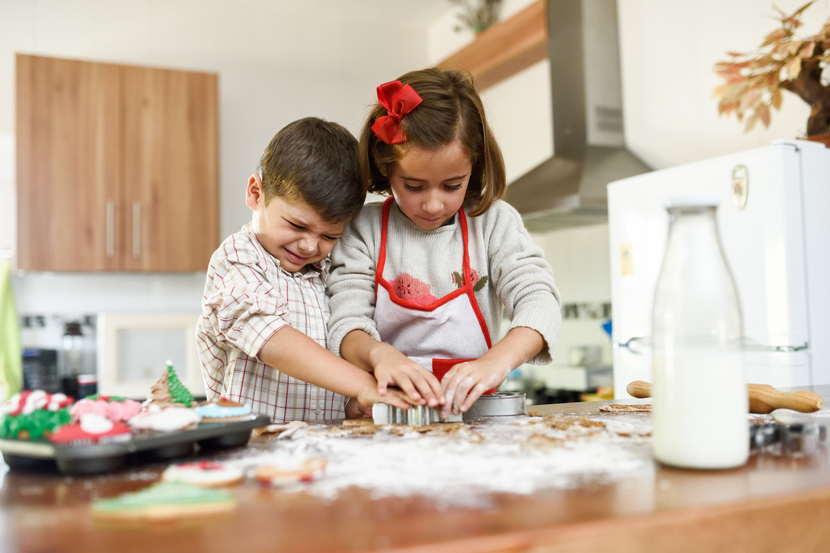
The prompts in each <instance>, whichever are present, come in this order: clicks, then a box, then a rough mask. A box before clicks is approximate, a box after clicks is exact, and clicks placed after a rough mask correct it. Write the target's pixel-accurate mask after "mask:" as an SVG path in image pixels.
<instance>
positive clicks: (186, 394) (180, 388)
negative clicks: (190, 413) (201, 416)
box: [143, 361, 196, 409]
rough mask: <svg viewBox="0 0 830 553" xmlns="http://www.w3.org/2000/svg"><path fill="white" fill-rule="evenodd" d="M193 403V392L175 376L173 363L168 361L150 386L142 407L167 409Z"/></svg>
mask: <svg viewBox="0 0 830 553" xmlns="http://www.w3.org/2000/svg"><path fill="white" fill-rule="evenodd" d="M195 403H196V402H195V401H194V400H193V394H191V393H190V390H188V389H187V387H185V385H184V384H182V382H181V380H179V377H178V376H176V371H174V370H173V364H172V363H171V362H170V361H168V362H167V369H166V370H165V371H164V373H163V374H162V375H161V377H160V378H159V379H158V380H157V381H156V383H155V384H153V385H152V386H151V387H150V394H149V395H148V396H147V400H146V401H145V402H144V404H143V407H144V409H147V408H148V407H150V406H155V407H159V408H161V409H167V408H170V407H193V406H194V405H195Z"/></svg>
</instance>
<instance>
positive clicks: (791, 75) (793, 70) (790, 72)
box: [787, 56, 801, 81]
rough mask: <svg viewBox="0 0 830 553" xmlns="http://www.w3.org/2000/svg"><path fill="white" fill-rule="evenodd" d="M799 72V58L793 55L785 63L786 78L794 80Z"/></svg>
mask: <svg viewBox="0 0 830 553" xmlns="http://www.w3.org/2000/svg"><path fill="white" fill-rule="evenodd" d="M799 73H801V58H799V57H798V56H796V57H794V58H793V59H791V60H790V61H789V62H788V63H787V80H790V81H792V80H794V79H795V78H796V77H798V74H799Z"/></svg>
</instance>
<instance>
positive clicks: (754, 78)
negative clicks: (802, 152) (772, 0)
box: [714, 0, 830, 143]
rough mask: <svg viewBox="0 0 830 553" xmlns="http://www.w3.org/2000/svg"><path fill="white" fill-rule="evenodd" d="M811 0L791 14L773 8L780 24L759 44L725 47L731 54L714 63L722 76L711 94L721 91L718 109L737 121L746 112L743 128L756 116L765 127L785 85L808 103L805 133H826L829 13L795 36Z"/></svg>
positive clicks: (829, 116) (822, 137) (829, 125)
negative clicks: (743, 49)
mask: <svg viewBox="0 0 830 553" xmlns="http://www.w3.org/2000/svg"><path fill="white" fill-rule="evenodd" d="M814 2H815V0H812V1H811V2H808V3H807V4H805V5H803V6H801V7H800V8H798V9H797V10H796V11H795V12H793V13H792V14H790V15H786V14H785V13H784V12H782V11H781V10H779V9H778V8H776V10H777V11H778V13H779V15H780V18H779V19H780V22H781V26H780V28H778V29H776V30H774V31H772V32H771V33H770V34H768V35H767V36H766V38H765V39H764V42H763V44H761V46H760V47H759V48H758V49H756V50H754V51H751V52H748V53H745V54H741V53H736V52H728V54H729V56H730V57H731V59H730V60H729V61H724V62H720V63H718V64H716V65H715V72H716V73H717V74H718V75H720V76H721V77H722V78H723V79H724V80H725V81H726V82H725V83H724V84H722V85H720V86H719V87H717V88H716V89H715V90H714V96H715V97H720V102H719V104H718V112H719V113H720V114H727V115H729V114H730V113H732V112H735V114H736V115H737V116H738V120H739V121H742V120H743V118H744V116H747V120H746V129H745V130H746V131H750V130H751V129H752V128H753V127H755V125H756V124H757V123H758V121H760V122H761V123H763V124H764V126H765V127H768V126H769V123H770V115H771V111H772V110H771V108H774V109H780V107H781V102H782V101H783V94H782V92H781V91H782V89H783V90H788V91H790V92H792V93H794V94H797V95H798V96H799V97H800V98H801V99H802V100H804V101H805V102H807V103H808V104H809V105H810V108H811V111H810V117H809V119H808V120H807V138H808V139H815V140H818V141H822V142H825V141H826V140H827V139H830V86H828V85H830V19H828V20H827V22H826V23H825V24H824V26H823V27H822V28H821V30H820V31H819V32H818V33H817V34H815V35H813V36H808V37H803V38H799V37H797V36H796V30H797V29H798V28H799V27H801V26H802V25H803V23H802V22H801V16H802V14H803V13H804V10H806V9H807V8H808V7H810V5H812V4H813V3H814ZM825 143H827V142H825Z"/></svg>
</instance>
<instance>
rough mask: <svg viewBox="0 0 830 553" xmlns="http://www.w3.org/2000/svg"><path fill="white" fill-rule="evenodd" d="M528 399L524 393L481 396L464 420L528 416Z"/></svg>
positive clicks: (498, 393)
mask: <svg viewBox="0 0 830 553" xmlns="http://www.w3.org/2000/svg"><path fill="white" fill-rule="evenodd" d="M526 399H527V396H526V395H525V393H524V392H496V393H494V394H491V395H489V396H481V397H480V398H478V399H477V400H476V402H475V403H473V405H472V407H470V409H469V410H467V412H466V413H464V419H465V420H466V419H467V418H480V417H515V416H517V415H526V414H527V403H526Z"/></svg>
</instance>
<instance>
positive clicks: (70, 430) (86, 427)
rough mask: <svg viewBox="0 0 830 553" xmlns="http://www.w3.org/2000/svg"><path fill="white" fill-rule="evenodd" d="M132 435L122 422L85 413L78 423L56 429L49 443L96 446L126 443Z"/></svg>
mask: <svg viewBox="0 0 830 553" xmlns="http://www.w3.org/2000/svg"><path fill="white" fill-rule="evenodd" d="M132 436H133V433H132V431H131V430H130V429H129V427H128V426H127V425H125V424H124V423H122V422H113V421H111V420H110V419H108V418H107V417H104V416H101V415H96V414H94V413H86V414H84V415H81V417H80V421H79V422H76V423H73V424H65V425H63V426H61V427H60V428H58V429H57V430H56V431H55V432H54V433H53V434H52V435H51V436H49V441H51V442H52V443H55V444H73V445H74V444H97V443H108V442H126V441H129V440H130V439H132Z"/></svg>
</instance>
